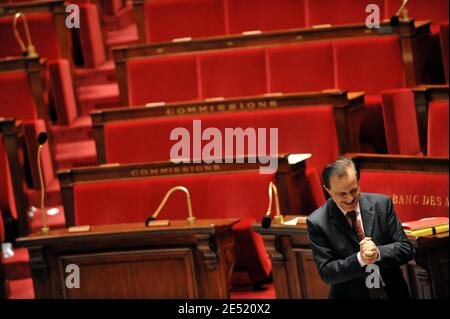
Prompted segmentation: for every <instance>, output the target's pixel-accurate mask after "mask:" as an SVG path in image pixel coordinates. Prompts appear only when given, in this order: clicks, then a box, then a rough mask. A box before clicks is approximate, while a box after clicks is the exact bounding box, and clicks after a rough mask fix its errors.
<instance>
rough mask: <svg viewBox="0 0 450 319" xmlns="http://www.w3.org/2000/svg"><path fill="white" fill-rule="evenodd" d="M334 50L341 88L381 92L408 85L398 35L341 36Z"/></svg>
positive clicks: (338, 83)
mask: <svg viewBox="0 0 450 319" xmlns="http://www.w3.org/2000/svg"><path fill="white" fill-rule="evenodd" d="M334 50H335V68H336V77H337V82H336V86H337V87H338V88H340V89H343V90H349V91H364V92H366V94H380V93H381V91H383V90H387V89H395V88H402V87H405V85H406V82H405V72H404V67H403V58H402V51H401V48H400V41H399V38H398V36H383V37H374V38H359V39H354V38H352V39H345V40H338V41H335V42H334Z"/></svg>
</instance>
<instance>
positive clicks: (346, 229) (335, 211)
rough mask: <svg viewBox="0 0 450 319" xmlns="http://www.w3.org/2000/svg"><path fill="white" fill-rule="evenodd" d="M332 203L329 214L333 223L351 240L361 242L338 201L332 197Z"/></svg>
mask: <svg viewBox="0 0 450 319" xmlns="http://www.w3.org/2000/svg"><path fill="white" fill-rule="evenodd" d="M330 202H331V204H330V205H329V206H328V214H329V216H330V219H331V221H332V223H333V225H334V226H335V227H336V228H338V229H339V230H340V231H341V232H342V233H343V234H345V235H346V236H347V237H348V238H349V239H350V240H351V241H353V242H355V243H356V244H359V241H358V237H356V234H355V232H354V231H353V229H352V228H351V227H350V225H349V223H348V222H347V221H346V219H345V217H344V214H342V212H341V210H340V209H339V207H337V205H336V203H335V202H334V201H333V200H332V199H330Z"/></svg>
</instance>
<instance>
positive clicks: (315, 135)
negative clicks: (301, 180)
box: [104, 106, 339, 171]
mask: <svg viewBox="0 0 450 319" xmlns="http://www.w3.org/2000/svg"><path fill="white" fill-rule="evenodd" d="M193 120H201V126H202V127H201V128H202V129H203V130H205V129H206V128H209V127H214V128H217V129H219V130H220V132H221V134H222V140H224V139H225V129H226V128H236V127H240V128H242V129H247V128H254V129H255V130H256V129H257V128H266V142H267V143H268V140H269V129H270V128H278V153H280V154H282V153H312V155H313V156H312V158H311V159H309V160H308V164H310V165H312V166H314V167H316V168H317V169H318V170H319V171H321V170H322V168H323V167H324V166H325V165H326V164H328V163H329V162H331V161H332V160H334V159H335V158H336V157H338V155H339V147H338V142H337V135H336V126H335V121H334V115H333V108H332V107H331V106H323V107H320V106H314V107H299V108H296V107H292V108H285V109H272V110H259V111H245V112H230V113H216V114H201V115H199V114H197V115H193V116H175V117H158V118H145V119H139V120H128V121H119V122H110V123H107V124H105V126H104V141H105V156H106V162H107V163H138V162H151V161H168V160H170V151H171V148H172V146H173V145H175V143H176V141H171V140H170V134H171V131H172V130H173V129H174V128H186V129H187V130H188V131H189V132H190V136H191V137H190V138H191V147H192V138H193V137H192V136H193V132H192V130H193V129H192V127H193V124H192V121H193ZM317 123H321V126H322V127H323V128H326V129H320V130H318V129H317ZM131 141H132V142H131ZM207 143H208V141H203V142H202V145H203V146H205V145H206V144H207ZM136 145H140V147H136ZM222 145H223V147H224V145H225V144H224V142H223V144H222ZM234 145H235V143H234ZM324 145H326V147H324ZM246 147H247V146H246ZM266 151H267V153H269V146H267V147H266ZM192 153H193V152H192V150H191V156H192ZM236 153H237V151H236V149H235V150H234V154H236ZM245 154H249V152H248V151H247V148H244V154H242V153H240V154H238V155H245ZM222 155H224V154H222ZM219 157H221V155H219Z"/></svg>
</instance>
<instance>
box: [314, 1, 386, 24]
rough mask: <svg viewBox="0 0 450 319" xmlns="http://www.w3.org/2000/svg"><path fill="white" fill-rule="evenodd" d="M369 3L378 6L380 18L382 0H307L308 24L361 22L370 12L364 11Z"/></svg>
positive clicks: (382, 10) (382, 12)
mask: <svg viewBox="0 0 450 319" xmlns="http://www.w3.org/2000/svg"><path fill="white" fill-rule="evenodd" d="M369 4H376V5H377V6H378V7H379V8H380V20H382V19H383V16H384V0H339V1H330V0H308V1H307V8H308V10H307V12H308V17H307V21H308V26H309V27H312V26H313V25H319V24H332V25H333V24H355V23H358V24H361V23H365V22H366V17H367V16H368V15H369V14H370V13H371V12H366V7H367V5H369Z"/></svg>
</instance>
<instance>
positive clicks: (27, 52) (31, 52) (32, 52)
mask: <svg viewBox="0 0 450 319" xmlns="http://www.w3.org/2000/svg"><path fill="white" fill-rule="evenodd" d="M20 18H22V19H23V26H24V29H25V36H26V37H27V43H28V45H27V46H25V44H24V43H23V41H22V38H21V37H20V34H19V30H18V29H17V21H18V20H19V19H20ZM13 31H14V36H15V37H16V40H17V42H18V43H19V45H20V48H21V49H22V54H23V55H24V56H26V57H28V58H35V57H38V56H39V55H38V54H37V52H36V48H35V47H34V45H33V43H31V36H30V29H29V28H28V22H27V17H26V15H25V14H24V13H22V12H17V13H16V14H15V15H14V20H13Z"/></svg>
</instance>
